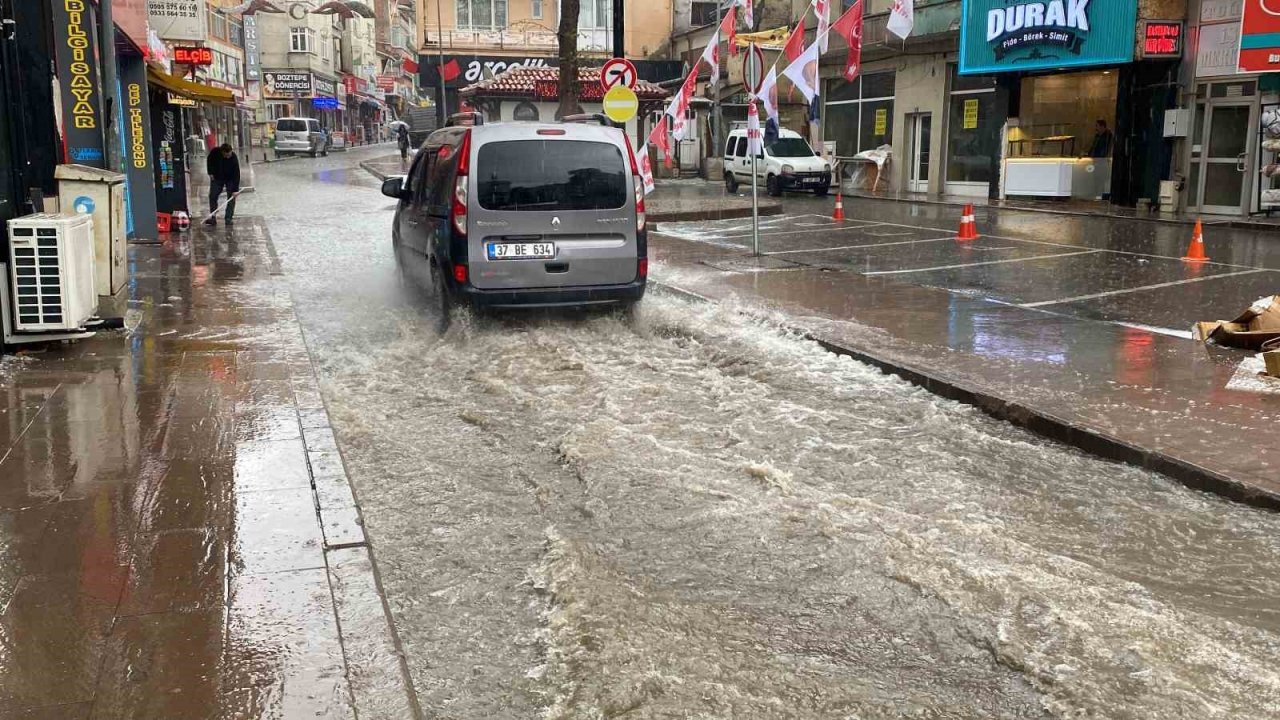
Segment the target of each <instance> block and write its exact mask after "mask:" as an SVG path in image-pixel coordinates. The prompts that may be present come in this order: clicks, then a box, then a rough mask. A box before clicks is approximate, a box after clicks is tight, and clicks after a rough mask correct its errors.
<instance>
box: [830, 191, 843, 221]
mask: <svg viewBox="0 0 1280 720" xmlns="http://www.w3.org/2000/svg"><path fill="white" fill-rule="evenodd" d="M831 219H832V220H834V221H836V222H844V194H843V193H841V192H840V191H838V190H837V191H836V211H835V212H833V213H831Z"/></svg>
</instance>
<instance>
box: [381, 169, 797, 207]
mask: <svg viewBox="0 0 1280 720" xmlns="http://www.w3.org/2000/svg"><path fill="white" fill-rule="evenodd" d="M409 162H411V161H405V162H402V161H401V160H400V156H399V155H390V156H387V157H380V158H374V159H372V160H366V161H365V162H362V163H360V167H362V168H364V169H365V170H366V171H367V172H369V173H370V174H372V175H373V176H374V177H376V178H378V179H379V180H385V179H387V178H388V177H390V176H392V175H403V174H404V173H405V172H407V171H408V169H409ZM657 182H658V185H657V188H656V189H655V190H654V191H653V193H652V194H650V195H649V196H648V197H647V198H645V208H646V210H647V213H646V214H647V217H648V219H649V221H651V222H695V221H701V220H726V219H731V218H744V217H747V218H749V217H751V189H750V188H749V187H748V188H746V189H745V190H740V191H739V192H738V193H736V194H730V193H729V192H728V191H727V190H725V187H724V184H723V183H708V182H706V181H703V180H679V179H672V180H658V181H657ZM759 207H760V214H761V215H762V216H770V215H779V214H781V213H782V211H783V203H782V200H781V199H779V198H773V197H769V195H767V194H766V193H765V191H764V188H763V187H762V188H761V189H760V197H759Z"/></svg>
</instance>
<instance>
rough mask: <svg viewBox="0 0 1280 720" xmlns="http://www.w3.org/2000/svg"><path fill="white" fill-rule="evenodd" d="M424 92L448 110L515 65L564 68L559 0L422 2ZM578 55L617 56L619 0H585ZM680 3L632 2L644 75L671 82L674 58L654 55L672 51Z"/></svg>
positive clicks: (630, 21)
mask: <svg viewBox="0 0 1280 720" xmlns="http://www.w3.org/2000/svg"><path fill="white" fill-rule="evenodd" d="M419 1H420V3H421V5H420V7H419V12H418V14H417V24H418V37H420V38H423V40H424V43H423V45H422V47H421V61H420V64H421V72H420V84H421V87H422V92H423V93H424V94H426V95H429V96H430V97H432V98H434V99H435V101H436V102H440V101H441V98H440V96H441V91H442V90H443V92H444V98H443V105H444V108H445V109H446V110H448V111H453V110H456V109H457V108H458V107H459V103H458V97H457V91H458V90H459V89H460V88H463V87H466V86H467V85H470V84H473V83H476V82H478V81H480V80H483V79H484V78H485V77H486V76H491V75H493V74H497V73H500V72H502V71H503V70H506V69H508V68H510V67H512V66H513V65H521V66H526V67H555V66H557V65H559V60H558V56H559V44H558V41H557V38H556V31H557V29H558V28H559V24H560V3H559V2H558V0H419ZM579 13H580V14H579V17H578V53H579V55H580V57H581V58H582V59H583V62H584V63H585V64H588V65H591V64H598V63H599V62H601V61H603V60H604V59H605V58H607V57H610V56H611V55H612V54H613V52H612V51H613V39H614V38H613V2H612V0H582V2H581V5H580V10H579ZM671 23H672V0H646V1H645V2H628V3H626V18H625V23H624V29H625V30H624V31H625V34H626V37H625V39H624V43H623V44H624V47H625V50H626V56H627V57H628V58H631V59H633V60H636V61H638V62H637V66H638V67H639V70H640V77H641V78H642V79H645V80H650V81H661V80H667V79H669V77H668V75H671V74H673V73H671V72H670V68H671V65H670V64H669V63H650V62H647V60H648V59H649V58H650V57H651V56H653V55H655V54H659V53H662V52H663V51H665V49H666V47H667V41H668V38H669V37H670V35H671V28H672V24H671Z"/></svg>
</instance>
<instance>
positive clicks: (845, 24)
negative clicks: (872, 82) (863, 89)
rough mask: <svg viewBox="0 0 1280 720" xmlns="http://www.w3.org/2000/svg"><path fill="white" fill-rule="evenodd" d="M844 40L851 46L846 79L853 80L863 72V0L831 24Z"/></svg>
mask: <svg viewBox="0 0 1280 720" xmlns="http://www.w3.org/2000/svg"><path fill="white" fill-rule="evenodd" d="M831 29H832V30H834V31H835V32H836V33H837V34H839V35H840V37H842V38H844V42H845V44H846V45H848V46H849V57H848V59H847V60H845V64H844V79H845V80H847V81H849V82H853V79H854V78H856V77H858V73H860V72H862V0H858V2H856V3H854V4H853V7H851V8H849V9H848V10H847V11H846V12H845V14H843V15H841V16H840V19H839V20H836V21H835V22H834V23H832V24H831Z"/></svg>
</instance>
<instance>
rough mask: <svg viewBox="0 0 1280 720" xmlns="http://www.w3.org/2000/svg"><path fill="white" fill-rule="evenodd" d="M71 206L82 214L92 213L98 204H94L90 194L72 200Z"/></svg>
mask: <svg viewBox="0 0 1280 720" xmlns="http://www.w3.org/2000/svg"><path fill="white" fill-rule="evenodd" d="M71 207H73V208H75V211H76V212H77V213H79V214H81V215H92V214H93V210H94V208H96V207H97V205H96V204H94V202H93V198H91V197H89V196H88V195H81V196H80V197H78V198H76V199H75V200H74V201H72V203H71Z"/></svg>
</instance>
